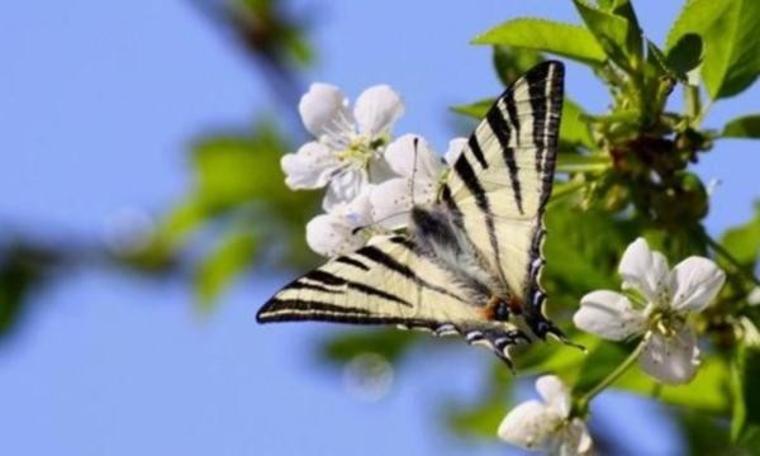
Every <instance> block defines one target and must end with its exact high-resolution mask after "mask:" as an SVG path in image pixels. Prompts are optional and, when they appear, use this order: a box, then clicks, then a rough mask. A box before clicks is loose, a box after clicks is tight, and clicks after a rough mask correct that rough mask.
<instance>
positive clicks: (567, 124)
mask: <svg viewBox="0 0 760 456" xmlns="http://www.w3.org/2000/svg"><path fill="white" fill-rule="evenodd" d="M585 116H586V113H585V111H584V110H583V108H581V107H580V106H579V105H578V104H577V103H575V102H574V101H573V100H570V99H569V98H565V101H564V103H563V104H562V121H561V122H560V124H559V139H560V141H562V142H563V143H566V144H570V145H572V146H576V145H582V146H585V147H586V148H588V149H593V148H595V147H596V144H595V142H594V138H593V137H592V136H591V129H590V128H589V124H588V122H587V121H586V117H585Z"/></svg>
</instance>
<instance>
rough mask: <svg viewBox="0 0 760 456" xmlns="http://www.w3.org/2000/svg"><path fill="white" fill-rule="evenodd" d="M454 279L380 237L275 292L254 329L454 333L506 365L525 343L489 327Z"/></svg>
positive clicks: (506, 327)
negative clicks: (302, 323)
mask: <svg viewBox="0 0 760 456" xmlns="http://www.w3.org/2000/svg"><path fill="white" fill-rule="evenodd" d="M470 301H471V300H469V299H468V296H467V292H466V290H464V289H462V288H461V287H459V286H458V285H457V281H456V278H455V277H453V276H452V275H451V273H450V272H448V271H447V270H445V269H443V268H441V267H440V266H439V265H438V264H436V263H435V262H434V261H432V260H431V258H429V257H428V256H426V255H424V254H420V253H419V252H418V251H417V249H416V246H415V243H414V241H413V240H412V239H411V238H409V237H406V236H400V235H396V236H378V237H376V238H374V239H373V241H372V242H371V243H370V244H369V245H367V246H366V247H363V248H361V249H359V250H357V251H356V252H354V253H352V254H350V255H345V256H340V257H337V258H335V259H332V260H330V261H329V262H327V263H326V264H325V265H323V266H322V267H320V268H318V269H315V270H313V271H311V272H309V273H308V274H306V275H304V276H302V277H300V278H298V279H296V280H295V281H293V282H291V283H290V284H289V285H287V286H285V287H284V288H283V289H282V290H280V291H279V292H278V293H277V294H276V295H275V296H274V297H273V298H272V299H270V300H269V302H267V303H266V304H265V305H264V307H262V308H261V310H260V311H259V312H258V314H257V316H256V319H257V321H258V322H260V323H268V322H277V321H299V320H316V321H332V322H340V323H354V324H395V325H399V326H401V327H404V328H414V329H426V330H429V331H432V332H433V333H434V334H435V335H448V334H460V335H462V336H463V337H465V339H466V340H467V341H468V342H469V343H471V344H484V345H486V346H488V347H489V348H491V349H493V350H494V352H495V353H496V354H497V355H498V356H500V357H501V358H503V359H505V360H506V361H509V360H508V354H507V347H508V346H510V345H514V344H515V343H516V342H518V341H519V340H521V339H522V340H527V339H526V338H525V337H524V335H523V334H522V333H521V332H520V331H519V330H518V328H517V327H516V326H514V325H512V324H511V323H506V322H494V321H489V320H488V319H487V318H486V317H485V315H484V309H483V307H479V306H477V305H475V304H474V303H472V302H470Z"/></svg>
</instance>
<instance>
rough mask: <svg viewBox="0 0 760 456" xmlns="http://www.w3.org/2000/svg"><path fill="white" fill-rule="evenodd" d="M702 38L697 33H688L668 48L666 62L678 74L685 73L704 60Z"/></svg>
mask: <svg viewBox="0 0 760 456" xmlns="http://www.w3.org/2000/svg"><path fill="white" fill-rule="evenodd" d="M702 51H703V49H702V38H701V37H700V36H699V35H697V34H695V33H687V34H685V35H683V36H681V38H679V39H678V42H676V44H675V45H674V46H673V47H672V48H670V49H669V50H668V55H667V57H665V63H666V65H667V66H668V68H670V69H672V70H673V71H674V72H675V73H676V74H677V75H685V74H686V73H688V72H689V71H691V70H693V69H694V68H696V67H698V66H699V64H700V63H701V62H702Z"/></svg>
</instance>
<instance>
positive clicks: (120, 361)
mask: <svg viewBox="0 0 760 456" xmlns="http://www.w3.org/2000/svg"><path fill="white" fill-rule="evenodd" d="M43 3H44V4H40V3H34V2H5V3H4V4H3V5H1V6H0V36H1V37H2V39H0V61H2V62H3V63H2V69H0V138H1V140H2V142H1V143H0V144H1V145H0V147H1V148H2V150H1V151H0V429H2V434H1V435H2V438H0V453H2V454H72V455H101V454H108V455H130V454H230V455H238V454H266V455H293V454H304V453H306V452H310V453H311V454H357V453H358V454H451V455H459V454H461V455H464V454H468V455H474V454H484V455H486V454H504V453H505V452H508V451H512V450H511V449H510V448H508V447H507V446H506V445H505V444H501V443H499V442H497V441H494V440H489V439H484V438H480V437H479V436H478V433H477V432H470V431H471V430H472V428H473V426H475V427H477V420H478V419H481V417H482V416H481V415H477V416H474V417H473V416H469V417H468V415H467V410H468V408H467V407H468V405H471V404H472V403H473V402H474V401H478V400H480V399H481V398H482V396H483V394H482V391H483V389H487V388H489V387H490V384H491V383H490V380H489V378H490V376H492V375H502V374H494V373H493V372H492V370H491V367H490V366H491V356H492V355H490V354H489V353H488V352H486V351H485V350H477V349H471V348H468V347H466V346H465V345H464V344H454V343H446V342H440V341H433V342H428V341H427V339H425V341H423V342H422V345H419V344H415V345H414V346H411V345H410V344H407V343H406V341H407V339H410V338H414V337H415V336H408V335H401V336H397V337H396V336H393V337H391V338H390V339H389V338H388V337H387V336H386V335H385V334H386V333H375V332H367V333H363V332H355V331H354V330H352V329H346V328H335V327H333V326H329V325H321V324H309V325H275V326H267V327H260V326H257V325H255V323H254V319H253V316H254V313H255V311H256V310H257V309H258V307H259V306H260V305H261V304H263V302H264V301H265V300H266V299H267V298H268V297H269V296H270V295H271V294H272V293H273V292H275V291H276V290H277V289H278V288H279V287H280V286H281V285H282V284H284V283H286V282H287V281H289V280H290V278H292V276H293V275H295V274H296V273H297V272H298V271H299V270H301V269H303V268H305V267H308V266H309V265H314V264H316V261H317V258H316V257H314V256H311V255H310V254H309V253H308V252H307V251H306V247H305V243H304V241H303V235H304V223H305V221H306V220H308V218H309V217H310V216H311V215H312V214H313V212H309V211H305V210H304V208H316V207H317V204H318V203H317V199H316V198H317V196H316V195H311V194H308V193H303V194H301V193H299V194H292V193H288V192H285V190H284V185H283V184H282V175H281V172H280V171H279V163H278V160H279V155H280V154H282V153H285V152H288V151H292V150H295V148H296V147H297V146H298V145H299V144H300V143H302V142H303V141H304V140H305V138H306V132H305V131H304V130H303V128H302V126H301V125H300V120H299V118H298V116H297V112H296V106H297V102H298V99H299V97H300V95H301V94H302V93H303V92H304V91H305V90H306V88H307V87H308V84H309V83H310V82H312V81H324V82H330V83H333V84H336V85H338V86H340V87H341V88H343V89H344V90H345V92H346V93H347V94H348V95H349V96H350V97H352V98H355V97H356V96H357V95H358V94H359V93H360V92H361V90H363V89H364V88H366V87H368V86H370V85H373V84H377V83H387V84H389V85H391V86H392V87H394V88H395V89H396V90H397V91H398V92H399V93H400V94H401V95H402V96H403V98H404V101H405V105H406V114H405V115H404V117H402V119H401V120H400V122H399V123H398V124H397V126H396V128H395V133H396V134H402V133H406V132H415V133H418V134H421V135H424V136H425V137H427V138H428V139H429V140H430V141H431V143H432V144H433V145H434V146H435V147H436V149H437V150H445V148H446V144H447V143H448V140H449V139H450V138H451V137H453V136H454V135H456V134H461V133H463V132H466V130H467V129H468V128H469V126H470V125H471V124H468V123H466V122H465V121H463V120H462V118H461V117H458V116H457V115H456V114H454V113H453V112H451V110H450V109H449V108H450V106H452V105H455V104H460V103H465V102H469V101H472V100H474V99H479V98H484V97H488V96H494V95H496V94H497V93H499V92H500V90H501V83H500V82H499V80H498V79H497V78H496V76H495V75H494V72H493V69H492V67H491V50H490V49H489V48H487V47H476V46H472V45H470V44H469V41H470V40H471V39H472V38H473V37H474V36H475V35H476V34H477V33H479V32H481V31H483V30H485V29H487V28H488V27H490V26H493V25H495V24H496V23H498V22H501V21H503V20H506V19H507V18H511V17H515V16H541V17H547V18H552V19H556V20H560V21H565V22H578V18H577V17H576V14H575V11H574V9H573V7H572V5H571V4H570V3H569V2H551V9H550V10H547V9H548V8H547V6H548V5H549V3H550V2H516V1H503V0H478V1H476V2H461V1H453V0H446V1H440V2H436V4H435V7H434V8H433V6H432V4H431V3H428V2H403V1H397V0H393V1H382V2H381V1H362V2H357V1H349V0H335V1H329V2H318V1H308V0H250V1H241V2H238V3H230V2H223V1H214V0H207V1H204V0H184V1H182V0H174V1H165V2H148V1H141V2H97V1H94V0H76V1H71V2H43ZM679 3H680V2H657V3H656V4H655V3H649V2H638V3H637V5H636V6H637V8H638V15H639V18H640V20H641V22H642V28H643V29H644V30H646V31H647V33H648V35H649V37H650V38H651V39H653V40H654V41H656V42H662V41H663V40H664V37H665V34H666V33H667V29H668V27H669V24H670V23H671V22H672V20H673V18H674V17H675V16H676V15H677V13H678V10H679V7H680V5H679ZM567 87H568V89H567V90H568V92H570V93H573V94H574V96H575V98H576V99H577V100H580V101H581V102H582V103H583V105H584V106H585V108H586V109H587V110H588V111H590V112H602V111H603V110H604V109H605V108H606V107H607V103H608V101H607V100H608V97H607V94H606V92H605V89H604V88H603V87H602V86H601V85H600V84H599V83H598V82H597V81H596V80H595V79H594V78H593V76H592V74H591V72H590V71H589V70H587V69H585V68H582V67H580V66H578V65H574V64H569V66H568V75H567ZM758 99H760V90H759V89H758V87H757V86H755V87H753V88H751V89H750V90H749V91H748V92H746V93H745V94H744V95H743V96H742V98H741V99H728V100H726V101H723V102H721V103H720V105H718V106H716V107H715V109H714V110H713V111H712V112H711V114H710V117H709V118H708V119H707V122H706V123H707V124H708V125H710V124H711V123H713V122H714V123H715V125H722V124H723V123H724V122H725V121H726V120H728V119H730V118H733V117H735V116H737V115H739V114H742V113H745V112H747V111H748V110H749V109H748V107H747V106H746V103H747V100H755V101H756V100H758ZM754 107H755V108H757V106H754ZM755 147H756V146H755ZM751 148H753V145H752V143H751V142H749V141H740V140H727V141H725V142H723V143H721V153H714V154H707V155H705V156H704V157H703V160H702V161H701V162H700V163H699V164H698V165H697V167H696V170H697V172H698V174H699V175H700V176H701V177H702V178H703V179H704V180H705V181H709V180H712V179H717V180H719V182H720V184H719V185H718V186H717V187H716V188H715V190H714V192H713V194H712V196H711V203H712V205H711V206H712V207H711V212H710V215H709V217H708V219H707V220H706V221H705V223H706V226H707V228H708V231H710V232H711V233H718V232H720V231H722V230H723V229H725V228H726V227H728V226H730V225H734V224H737V223H739V222H742V221H744V220H746V219H747V218H748V217H749V216H750V214H751V213H752V207H753V199H754V198H756V197H757V196H758V193H759V192H758V187H757V185H756V184H755V182H756V181H755V180H754V179H756V177H755V173H756V170H757V169H758V167H760V155H758V154H757V153H756V152H757V151H756V150H750V149H751ZM278 192H279V193H278ZM261 194H270V195H271V194H276V195H281V197H280V196H278V197H276V198H272V199H271V200H270V201H269V202H267V203H262V202H261V201H258V200H256V196H257V195H261ZM315 210H316V209H315ZM252 227H253V228H252ZM364 334H369V336H366V337H365V336H364ZM372 344H380V345H382V347H381V349H379V350H377V351H378V352H380V354H379V355H378V354H371V352H373V351H375V350H373V349H372V346H373V345H372ZM364 351H366V352H367V354H362V353H363V352H364ZM402 352H403V353H402ZM402 354H403V356H401V355H402ZM397 356H398V359H395V360H394V359H393V358H395V357H397ZM391 361H392V362H391ZM523 383H524V384H523ZM518 385H519V388H517V395H518V397H524V396H530V395H532V382H530V381H523V380H518ZM521 395H522V396H521ZM507 409H508V403H507V402H506V401H505V402H503V403H499V402H495V403H493V404H491V407H490V408H489V409H488V410H486V411H485V412H482V410H481V411H480V412H479V413H485V414H486V415H487V414H488V413H490V414H491V421H493V419H492V418H493V415H494V414H496V415H498V416H503V414H504V413H506V410H507ZM621 409H624V410H626V411H627V412H629V413H626V414H623V415H621V414H619V413H615V411H617V412H619V411H620V410H621ZM593 413H594V414H593V419H592V422H591V423H592V427H593V428H594V429H595V432H596V433H597V435H598V436H599V437H598V439H599V441H600V442H605V441H609V442H615V443H613V444H611V445H613V446H612V447H611V448H617V449H618V453H617V454H626V453H625V452H623V450H625V451H627V452H630V454H663V455H670V454H679V453H681V452H683V451H685V450H684V448H685V445H686V443H685V442H684V440H683V437H682V433H681V432H679V430H678V428H677V426H676V424H674V422H673V421H672V420H670V419H668V411H667V410H665V409H664V408H662V407H661V406H658V405H656V404H654V403H650V402H648V401H644V400H642V399H637V398H635V397H634V396H632V395H629V394H626V393H616V392H610V393H604V395H603V396H602V397H601V398H600V399H599V401H597V402H595V403H594V407H593ZM497 420H498V417H497ZM473 422H474V423H475V424H474V425H473ZM494 432H495V429H494Z"/></svg>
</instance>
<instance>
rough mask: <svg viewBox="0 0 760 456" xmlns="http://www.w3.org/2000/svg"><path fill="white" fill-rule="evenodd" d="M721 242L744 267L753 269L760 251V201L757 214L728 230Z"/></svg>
mask: <svg viewBox="0 0 760 456" xmlns="http://www.w3.org/2000/svg"><path fill="white" fill-rule="evenodd" d="M720 243H721V245H723V247H724V248H725V249H726V250H728V251H729V252H730V253H731V255H732V256H733V257H734V258H735V259H736V260H737V261H738V262H739V264H740V265H741V266H742V267H743V268H746V269H747V270H750V271H751V270H753V269H754V266H755V262H756V261H757V256H758V253H760V203H756V205H755V216H754V217H753V218H752V219H751V220H750V221H749V222H747V223H745V224H743V225H740V226H737V227H734V228H731V229H729V230H727V231H726V232H725V233H724V234H723V236H722V238H721V242H720Z"/></svg>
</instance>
